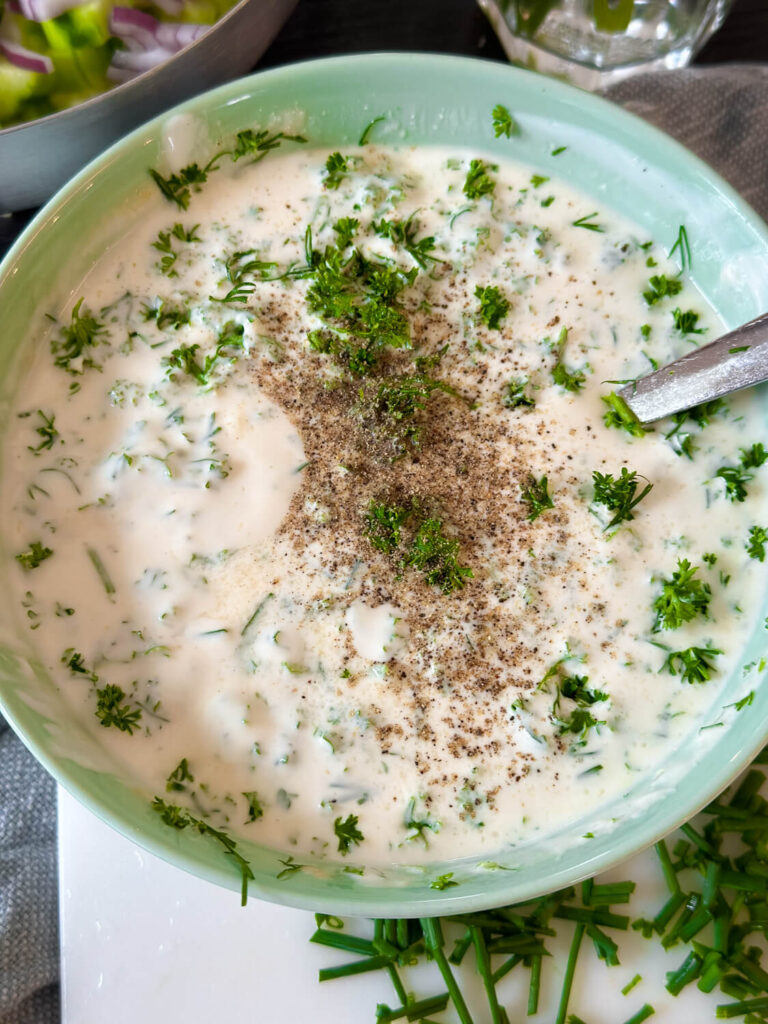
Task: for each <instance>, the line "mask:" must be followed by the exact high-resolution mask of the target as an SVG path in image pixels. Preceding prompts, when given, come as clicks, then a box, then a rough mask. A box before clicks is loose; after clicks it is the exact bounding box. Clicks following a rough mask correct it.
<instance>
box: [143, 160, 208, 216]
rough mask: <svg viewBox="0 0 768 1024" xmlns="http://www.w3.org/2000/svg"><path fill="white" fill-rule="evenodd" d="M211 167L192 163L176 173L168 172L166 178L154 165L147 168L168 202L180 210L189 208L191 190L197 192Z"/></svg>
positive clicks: (206, 179)
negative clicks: (202, 166)
mask: <svg viewBox="0 0 768 1024" xmlns="http://www.w3.org/2000/svg"><path fill="white" fill-rule="evenodd" d="M212 169H213V168H209V167H206V168H201V167H200V165H199V164H196V163H194V164H189V165H188V166H187V167H183V168H182V169H181V170H180V171H179V173H178V174H170V175H169V176H168V177H167V178H164V177H163V176H162V175H161V174H160V173H159V172H158V171H156V170H155V169H154V167H150V168H149V174H150V177H151V178H152V180H153V181H154V183H155V184H156V185H157V187H158V188H159V189H160V191H161V192H162V194H163V195H164V196H165V198H166V199H167V200H168V201H169V202H172V203H175V204H176V205H177V206H178V207H179V209H181V210H186V209H188V208H189V200H190V197H191V190H192V189H194V190H195V191H196V192H199V191H200V186H201V185H204V184H205V182H206V181H208V172H209V170H212Z"/></svg>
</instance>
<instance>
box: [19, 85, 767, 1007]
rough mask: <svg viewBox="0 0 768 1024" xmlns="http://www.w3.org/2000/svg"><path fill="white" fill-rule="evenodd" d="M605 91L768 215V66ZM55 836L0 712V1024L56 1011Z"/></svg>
mask: <svg viewBox="0 0 768 1024" xmlns="http://www.w3.org/2000/svg"><path fill="white" fill-rule="evenodd" d="M606 95H607V96H608V97H609V98H610V99H612V100H614V101H615V102H617V103H620V104H622V105H623V106H625V107H626V108H627V109H628V110H631V111H632V112H633V113H635V114H639V115H640V116H641V117H643V118H645V119H646V120H648V121H651V122H653V123H654V124H655V125H657V126H658V127H659V128H663V129H664V130H665V131H667V132H669V134H670V135H674V136H675V137H676V138H677V139H679V141H680V142H682V143H683V144H684V145H686V146H688V148H689V149H691V150H693V152H694V153H696V154H697V155H698V156H700V157H701V158H702V159H703V160H706V161H707V162H708V163H709V164H711V165H712V166H713V167H714V168H716V169H717V170H718V171H719V172H720V174H722V176H723V177H724V178H726V180H727V181H729V182H730V184H731V185H732V186H733V187H734V188H735V189H736V190H737V191H738V192H740V193H741V195H742V196H744V198H745V199H746V200H747V201H748V202H749V203H750V204H751V205H752V206H753V207H754V209H755V210H757V212H758V213H759V214H760V215H761V216H762V217H763V218H764V219H766V220H768V152H767V150H768V65H751V66H750V65H734V66H724V67H717V68H711V69H710V68H707V69H704V68H690V69H687V70H684V71H663V72H656V73H654V74H647V75H641V76H637V77H635V78H631V79H627V80H625V81H624V82H620V83H619V84H618V85H615V86H613V87H612V88H611V89H609V90H607V92H606ZM55 842H56V802H55V788H54V783H53V781H52V780H51V779H50V778H49V777H48V776H47V775H46V773H45V772H44V771H43V770H42V769H41V768H40V767H38V765H37V763H36V762H35V761H34V759H33V758H32V756H31V755H30V754H28V753H27V751H26V750H25V749H24V747H23V746H22V745H21V743H20V742H19V741H18V740H17V739H16V737H15V736H14V735H13V734H12V733H11V731H10V729H9V728H8V727H7V725H6V724H5V722H4V721H3V720H2V718H0V1024H49V1022H50V1024H56V1022H57V1021H58V1019H59V995H58V974H59V969H58V916H57V905H56V846H55ZM72 1024H77V1022H74V1021H73V1022H72Z"/></svg>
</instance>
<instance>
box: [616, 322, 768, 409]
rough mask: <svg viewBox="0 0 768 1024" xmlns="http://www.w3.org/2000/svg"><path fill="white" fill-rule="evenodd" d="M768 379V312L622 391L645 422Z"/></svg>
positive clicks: (620, 393) (621, 393)
mask: <svg viewBox="0 0 768 1024" xmlns="http://www.w3.org/2000/svg"><path fill="white" fill-rule="evenodd" d="M764 380H768V313H763V315H762V316H759V317H757V318H756V319H755V320H750V322H749V323H748V324H744V326H743V327H737V328H736V330H735V331H731V332H730V333H729V334H724V335H723V337H722V338H718V339H717V341H713V342H711V343H710V344H709V345H703V346H702V347H701V348H697V349H694V350H693V351H692V352H689V353H688V354H687V355H684V356H682V357H681V358H680V359H676V360H675V362H674V363H669V365H668V366H664V367H662V368H661V369H660V370H655V371H654V372H653V373H649V374H648V376H647V377H641V378H640V379H639V380H636V381H635V382H634V383H633V384H628V385H627V386H626V387H624V388H622V389H621V391H619V395H620V397H621V398H623V399H624V401H625V402H626V403H627V405H628V406H629V408H630V409H631V410H632V412H633V413H634V414H635V416H637V418H638V419H639V420H640V421H641V423H652V422H653V421H654V420H660V419H662V418H663V417H664V416H671V415H672V413H674V412H680V410H681V409H691V408H693V406H694V405H701V403H702V402H709V401H711V400H712V399H713V398H719V397H720V396H721V395H727V394H730V392H731V391H740V390H741V389H742V388H748V387H750V385H752V384H760V383H762V381H764Z"/></svg>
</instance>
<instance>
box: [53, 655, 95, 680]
mask: <svg viewBox="0 0 768 1024" xmlns="http://www.w3.org/2000/svg"><path fill="white" fill-rule="evenodd" d="M61 663H62V665H66V666H67V668H68V669H69V671H70V672H71V673H72V675H73V676H84V677H85V678H86V679H89V680H90V681H91V682H92V683H98V681H99V677H98V676H97V675H96V673H95V672H92V671H91V670H90V669H89V668H88V666H87V665H86V664H85V658H84V657H83V655H82V654H81V653H80V652H79V651H76V650H75V649H74V647H68V648H67V649H66V651H64V653H63V654H62V656H61Z"/></svg>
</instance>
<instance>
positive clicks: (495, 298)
mask: <svg viewBox="0 0 768 1024" xmlns="http://www.w3.org/2000/svg"><path fill="white" fill-rule="evenodd" d="M475 298H476V299H478V300H479V302H480V319H481V320H482V321H483V323H484V324H485V326H486V327H488V328H490V330H493V331H498V330H499V328H500V327H501V321H502V320H503V319H504V318H505V317H506V315H507V313H508V312H509V302H508V300H507V299H505V298H504V296H503V295H502V294H501V292H500V291H499V289H498V288H496V287H495V286H494V285H486V286H485V287H481V286H480V285H478V286H477V287H476V288H475Z"/></svg>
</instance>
